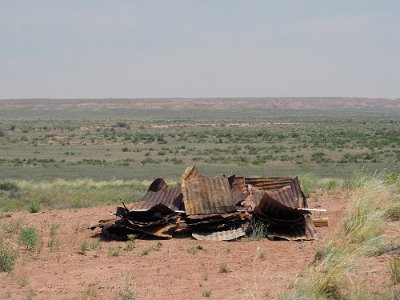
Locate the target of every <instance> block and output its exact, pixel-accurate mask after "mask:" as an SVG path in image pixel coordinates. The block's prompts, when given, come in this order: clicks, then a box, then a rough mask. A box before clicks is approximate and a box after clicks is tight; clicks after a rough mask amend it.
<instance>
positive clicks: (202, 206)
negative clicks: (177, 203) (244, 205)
mask: <svg viewBox="0 0 400 300" xmlns="http://www.w3.org/2000/svg"><path fill="white" fill-rule="evenodd" d="M182 193H183V201H184V204H185V211H186V214H187V215H199V214H202V215H204V214H215V213H218V214H222V213H228V212H234V211H236V207H235V204H234V201H233V199H232V195H231V192H230V185H229V181H228V178H226V177H224V176H203V175H201V174H200V172H199V171H198V169H197V168H196V167H195V166H193V167H189V168H187V169H186V170H185V172H184V173H183V175H182Z"/></svg>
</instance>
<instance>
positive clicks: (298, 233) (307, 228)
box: [254, 187, 316, 240]
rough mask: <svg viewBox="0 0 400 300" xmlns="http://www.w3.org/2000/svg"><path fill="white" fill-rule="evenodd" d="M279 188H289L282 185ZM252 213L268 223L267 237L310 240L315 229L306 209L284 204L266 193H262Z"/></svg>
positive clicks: (284, 189)
mask: <svg viewBox="0 0 400 300" xmlns="http://www.w3.org/2000/svg"><path fill="white" fill-rule="evenodd" d="M289 188H290V187H289ZM281 190H283V191H286V190H289V189H288V188H287V187H284V188H283V189H281ZM278 194H282V193H278ZM280 197H283V196H282V195H281V196H280ZM285 201H286V200H285ZM254 214H255V216H256V217H258V218H259V219H260V220H262V221H264V222H265V223H267V224H268V230H267V231H268V237H269V238H274V237H278V238H284V239H287V240H310V239H313V238H314V235H315V232H316V230H315V227H314V224H313V222H312V220H311V218H310V217H309V216H308V212H307V211H303V210H301V209H296V208H293V207H289V206H286V205H284V204H283V203H281V202H280V201H278V200H276V199H274V198H272V197H271V196H270V195H269V194H268V193H265V194H264V196H263V198H262V199H261V201H260V203H259V205H258V206H257V207H256V208H255V209H254Z"/></svg>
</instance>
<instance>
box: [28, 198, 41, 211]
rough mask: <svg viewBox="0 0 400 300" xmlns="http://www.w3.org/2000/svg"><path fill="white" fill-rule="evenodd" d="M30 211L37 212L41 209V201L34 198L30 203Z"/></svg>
mask: <svg viewBox="0 0 400 300" xmlns="http://www.w3.org/2000/svg"><path fill="white" fill-rule="evenodd" d="M28 211H29V212H30V213H37V212H38V211H40V202H38V201H36V200H32V201H31V203H29V205H28Z"/></svg>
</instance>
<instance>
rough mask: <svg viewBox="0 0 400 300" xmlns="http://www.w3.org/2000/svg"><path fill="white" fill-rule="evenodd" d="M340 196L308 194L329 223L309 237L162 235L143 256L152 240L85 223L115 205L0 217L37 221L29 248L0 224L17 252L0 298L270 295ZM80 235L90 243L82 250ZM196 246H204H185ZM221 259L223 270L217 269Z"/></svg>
mask: <svg viewBox="0 0 400 300" xmlns="http://www.w3.org/2000/svg"><path fill="white" fill-rule="evenodd" d="M346 201H347V198H346V195H345V194H343V195H340V196H337V195H336V196H334V195H328V194H320V195H318V194H316V195H314V196H313V197H311V199H310V200H309V206H310V207H318V206H320V207H324V208H327V209H328V212H327V213H326V214H324V216H327V217H329V222H330V224H329V227H320V228H318V232H319V237H318V239H317V240H314V241H310V242H288V241H269V240H262V241H245V240H242V241H235V242H211V241H196V240H192V239H188V238H184V239H172V240H163V241H161V243H162V246H161V247H160V249H159V250H158V251H151V252H150V253H149V254H148V255H143V256H142V255H141V253H142V252H143V250H145V249H148V248H149V247H151V246H152V245H155V244H157V242H158V241H154V240H137V241H136V243H135V248H134V249H133V250H131V251H125V250H124V248H125V247H126V242H118V241H105V240H100V238H99V237H98V236H97V235H96V233H97V231H95V232H93V231H90V230H87V229H86V227H88V226H89V225H91V224H93V223H96V222H97V221H98V220H99V219H104V218H107V216H108V212H109V211H110V210H113V209H114V208H115V206H112V207H96V208H88V209H79V210H63V211H45V212H40V213H36V214H30V213H26V212H19V213H12V214H11V217H6V218H2V219H0V226H1V227H3V228H4V227H7V226H9V225H10V224H11V223H12V222H17V221H20V222H21V225H22V226H35V227H36V228H38V229H39V232H40V236H41V246H39V247H38V248H39V251H36V252H34V253H28V252H27V251H26V250H24V247H23V246H22V245H18V244H17V240H18V234H16V233H15V234H10V233H8V234H7V233H4V230H1V232H2V233H1V234H2V235H3V237H5V238H6V239H7V240H12V241H14V247H19V249H20V251H19V252H20V253H19V256H18V259H17V264H16V266H15V269H14V271H12V272H11V273H10V274H7V273H0V299H29V298H31V299H73V298H75V299H122V298H121V296H122V295H123V294H124V293H125V294H126V292H127V288H129V289H130V290H131V291H134V293H135V295H136V296H137V297H138V298H139V299H201V298H204V296H203V295H202V294H203V293H206V292H207V291H211V296H210V298H211V299H274V298H277V297H278V296H279V295H281V294H282V293H284V292H285V291H288V290H289V289H290V286H291V284H292V283H293V281H294V279H295V277H296V275H297V274H298V273H299V272H300V271H301V270H303V269H304V268H306V267H307V266H308V265H309V264H310V263H311V261H312V260H313V258H314V253H315V250H316V249H317V248H319V247H322V246H323V245H324V244H325V243H326V241H327V240H328V239H329V238H330V237H331V235H332V233H333V232H334V230H335V228H336V227H337V224H338V220H339V219H340V217H341V216H342V215H343V211H344V208H345V205H346ZM55 223H57V224H59V225H60V227H59V229H58V231H57V234H56V236H55V238H54V239H55V240H56V243H55V244H56V245H57V243H58V247H57V246H53V247H49V246H48V242H49V240H50V228H51V226H52V224H55ZM85 240H86V241H87V245H88V250H87V251H86V253H85V254H83V253H82V252H81V245H82V243H83V241H85ZM98 241H100V242H98ZM96 243H97V244H96ZM91 245H94V246H93V247H94V248H95V249H90V248H91ZM198 245H201V247H202V248H203V250H200V251H198V252H197V253H195V254H192V253H190V251H188V250H189V249H191V248H192V247H196V246H198ZM113 252H114V255H115V256H114V255H113ZM222 264H226V266H227V268H228V269H229V272H226V273H221V272H220V268H221V265H222ZM90 297H92V298H90Z"/></svg>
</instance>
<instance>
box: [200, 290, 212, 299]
mask: <svg viewBox="0 0 400 300" xmlns="http://www.w3.org/2000/svg"><path fill="white" fill-rule="evenodd" d="M201 295H202V296H203V297H206V298H208V297H211V291H210V290H205V291H203V292H202V293H201Z"/></svg>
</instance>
